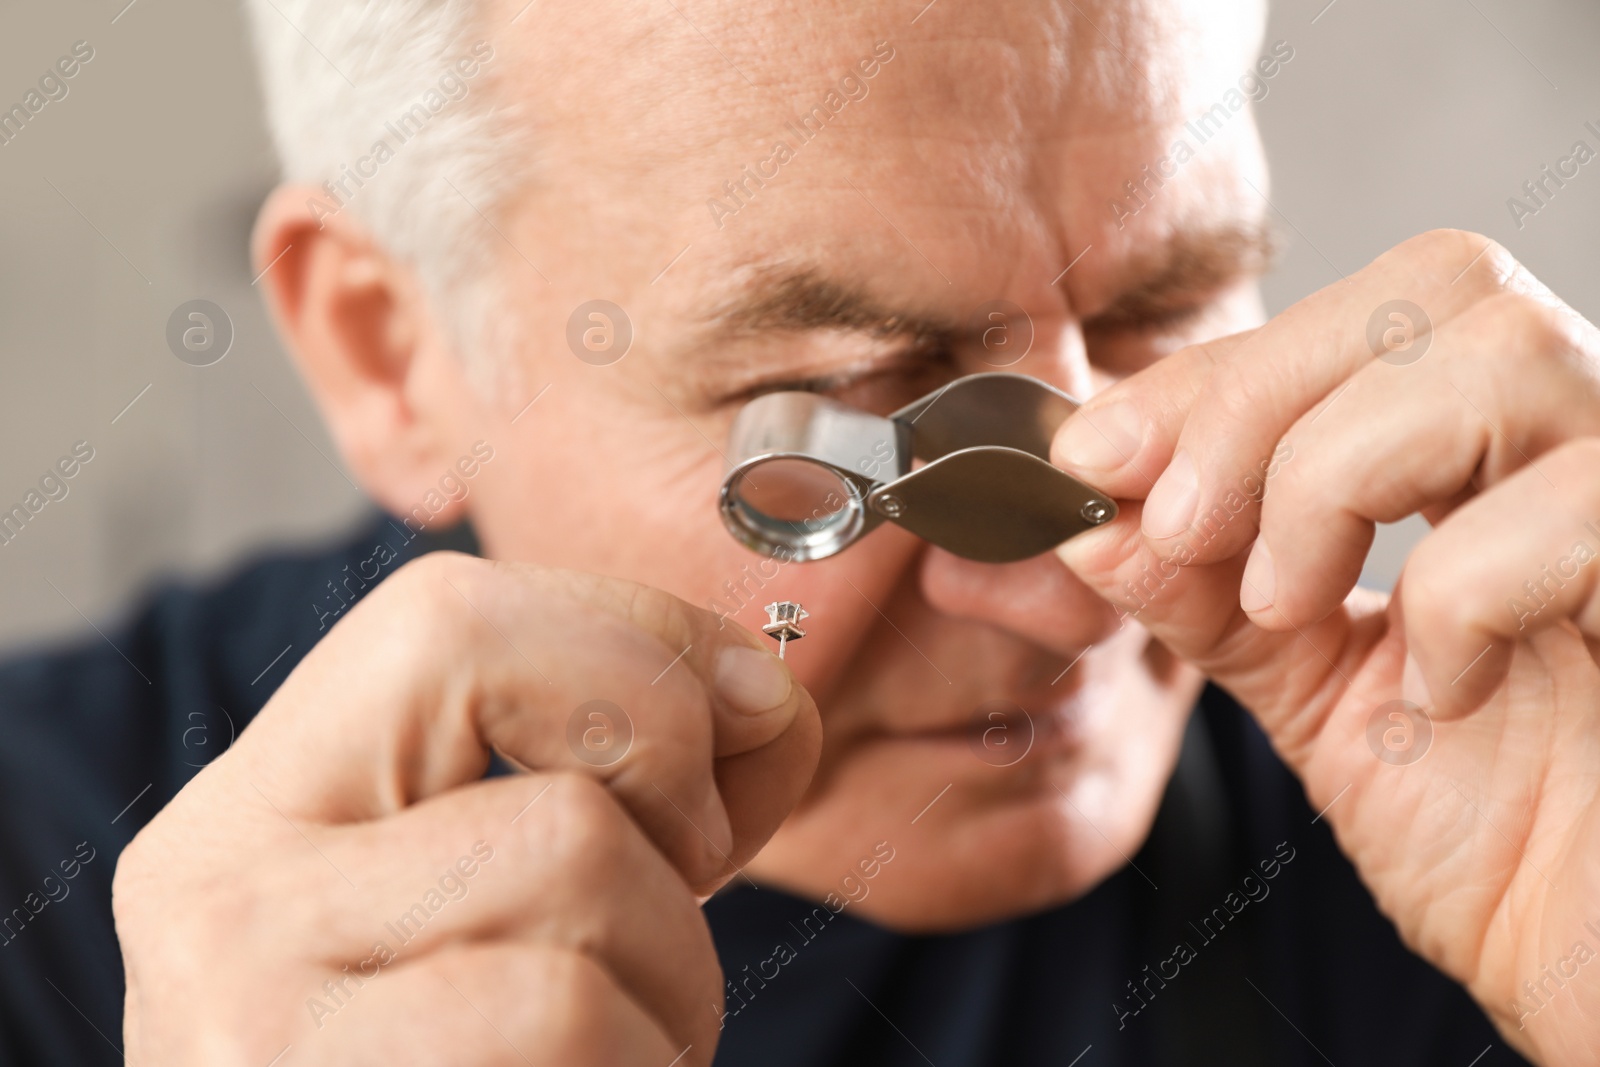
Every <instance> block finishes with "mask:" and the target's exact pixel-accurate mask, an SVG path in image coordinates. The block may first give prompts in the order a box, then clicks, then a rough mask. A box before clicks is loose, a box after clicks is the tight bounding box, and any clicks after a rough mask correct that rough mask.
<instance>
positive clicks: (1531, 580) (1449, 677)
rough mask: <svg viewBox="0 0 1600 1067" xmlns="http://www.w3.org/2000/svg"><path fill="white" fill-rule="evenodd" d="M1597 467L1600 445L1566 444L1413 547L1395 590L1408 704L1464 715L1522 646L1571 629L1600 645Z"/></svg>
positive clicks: (1441, 714)
mask: <svg viewBox="0 0 1600 1067" xmlns="http://www.w3.org/2000/svg"><path fill="white" fill-rule="evenodd" d="M1596 470H1600V438H1593V437H1590V438H1583V439H1581V440H1577V441H1572V442H1569V443H1567V444H1565V445H1562V446H1560V447H1559V448H1556V449H1554V450H1552V451H1550V452H1547V453H1545V454H1544V455H1542V456H1540V457H1539V458H1538V459H1537V460H1535V461H1534V463H1533V464H1531V465H1529V466H1527V467H1525V468H1523V469H1522V470H1519V471H1517V472H1516V473H1515V474H1513V475H1511V476H1510V477H1509V478H1507V479H1506V480H1505V481H1503V482H1501V483H1500V484H1498V485H1496V486H1495V487H1494V488H1493V489H1491V490H1489V491H1487V492H1485V493H1483V494H1481V495H1479V496H1477V497H1475V498H1473V499H1472V500H1471V501H1469V502H1467V503H1466V504H1464V505H1462V506H1461V507H1460V508H1459V509H1457V510H1456V511H1455V512H1454V513H1453V514H1451V515H1450V517H1449V518H1448V519H1446V520H1445V521H1444V522H1443V523H1441V524H1440V526H1439V527H1438V528H1437V529H1436V530H1434V531H1433V532H1432V533H1431V534H1429V535H1428V536H1427V537H1426V538H1424V539H1423V540H1422V542H1421V543H1420V544H1419V545H1418V546H1417V547H1416V549H1414V550H1413V551H1412V553H1411V557H1410V558H1409V559H1408V560H1407V561H1406V566H1405V570H1404V571H1403V572H1402V576H1401V577H1402V580H1401V584H1400V591H1399V594H1398V595H1399V598H1400V601H1401V611H1402V614H1403V617H1404V621H1405V633H1406V643H1407V647H1408V649H1409V656H1410V661H1411V662H1408V664H1407V668H1406V675H1407V677H1406V683H1405V693H1404V695H1405V696H1406V699H1408V700H1411V701H1413V702H1414V703H1416V704H1418V705H1420V706H1422V707H1425V708H1432V709H1433V710H1432V712H1430V714H1432V715H1434V717H1435V718H1444V719H1449V718H1456V717H1459V716H1461V715H1464V714H1466V713H1467V712H1469V711H1471V710H1473V709H1474V708H1476V707H1478V706H1479V705H1480V704H1482V703H1483V701H1484V700H1485V699H1487V698H1488V696H1489V695H1490V694H1491V693H1493V692H1494V691H1495V690H1496V689H1498V688H1499V686H1500V684H1501V683H1502V682H1503V681H1504V679H1505V677H1506V673H1507V671H1508V669H1509V667H1510V662H1511V657H1512V649H1513V646H1514V645H1515V644H1516V643H1517V642H1519V641H1522V640H1525V639H1527V638H1529V637H1530V636H1532V635H1534V634H1536V633H1538V632H1539V631H1541V630H1547V629H1550V628H1552V627H1555V626H1558V625H1572V624H1575V625H1576V626H1577V628H1578V630H1579V631H1580V632H1581V633H1583V634H1584V635H1586V636H1587V637H1588V638H1590V639H1593V638H1596V637H1600V597H1597V595H1596V589H1597V587H1600V582H1597V578H1596V575H1597V574H1600V565H1597V564H1596V562H1595V560H1596V558H1597V557H1600V481H1597V480H1596V478H1595V475H1594V472H1595V471H1596ZM1579 651H1580V652H1581V651H1582V650H1581V649H1580V650H1579ZM1593 666H1594V665H1593V662H1592V660H1591V662H1590V664H1589V667H1590V669H1591V673H1592V671H1593Z"/></svg>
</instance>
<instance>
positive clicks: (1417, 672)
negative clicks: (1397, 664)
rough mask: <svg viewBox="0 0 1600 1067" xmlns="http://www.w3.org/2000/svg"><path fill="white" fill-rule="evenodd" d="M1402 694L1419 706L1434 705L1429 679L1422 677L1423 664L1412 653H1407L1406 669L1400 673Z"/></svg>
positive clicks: (1429, 706)
mask: <svg viewBox="0 0 1600 1067" xmlns="http://www.w3.org/2000/svg"><path fill="white" fill-rule="evenodd" d="M1400 695H1401V696H1403V697H1405V698H1406V699H1407V700H1409V701H1411V703H1413V704H1415V705H1416V706H1417V707H1419V708H1431V707H1433V694H1432V693H1430V692H1428V682H1427V679H1425V678H1423V677H1422V666H1421V665H1420V664H1419V663H1417V659H1416V657H1415V656H1413V655H1412V654H1411V653H1409V652H1407V653H1406V669H1405V671H1404V672H1403V673H1402V674H1401V675H1400Z"/></svg>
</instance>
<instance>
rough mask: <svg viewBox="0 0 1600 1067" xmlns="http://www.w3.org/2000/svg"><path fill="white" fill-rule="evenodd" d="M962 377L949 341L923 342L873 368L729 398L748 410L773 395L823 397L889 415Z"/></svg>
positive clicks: (779, 383) (770, 385) (778, 383)
mask: <svg viewBox="0 0 1600 1067" xmlns="http://www.w3.org/2000/svg"><path fill="white" fill-rule="evenodd" d="M956 374H957V368H956V357H955V353H954V351H953V350H952V348H951V346H950V345H949V344H948V343H947V342H946V341H945V340H944V339H929V340H925V341H917V342H914V343H913V344H911V345H909V346H907V347H906V348H905V349H903V350H901V351H899V352H896V353H894V354H892V355H890V356H888V357H886V358H883V359H880V360H876V361H874V362H873V363H871V364H869V365H866V366H862V367H857V368H852V369H850V370H845V371H840V372H837V373H833V374H820V375H813V376H810V377H806V378H790V379H783V380H775V381H768V382H762V383H761V384H759V385H756V386H753V387H751V388H749V389H745V390H742V391H741V392H740V393H738V394H736V395H734V396H732V397H729V398H728V402H729V403H732V404H739V405H742V404H744V403H746V402H748V401H750V400H754V399H755V398H756V397H758V396H765V395H766V394H767V393H780V392H791V391H792V392H806V393H820V394H822V395H824V396H827V397H829V398H830V399H833V400H837V401H838V402H839V403H841V404H846V405H848V406H850V407H853V408H859V409H860V410H862V411H868V412H871V413H873V414H875V415H888V414H890V413H891V412H894V411H897V410H899V409H900V408H903V407H905V406H906V405H907V404H909V403H911V402H912V401H913V400H917V399H919V398H921V397H924V396H926V395H928V394H929V393H931V392H933V391H934V390H935V389H938V388H939V387H940V386H942V385H945V384H946V383H948V382H949V381H950V380H951V379H953V378H954V377H955V376H956Z"/></svg>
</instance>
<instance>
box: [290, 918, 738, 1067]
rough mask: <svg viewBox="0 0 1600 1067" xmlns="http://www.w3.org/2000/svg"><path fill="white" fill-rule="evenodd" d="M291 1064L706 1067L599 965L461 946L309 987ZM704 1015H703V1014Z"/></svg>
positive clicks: (566, 956) (701, 1053) (508, 947)
mask: <svg viewBox="0 0 1600 1067" xmlns="http://www.w3.org/2000/svg"><path fill="white" fill-rule="evenodd" d="M306 1003H307V1009H306V1014H307V1015H314V1021H313V1022H311V1023H309V1024H308V1031H309V1032H305V1033H304V1034H303V1036H302V1038H301V1039H300V1040H298V1041H297V1042H295V1055H296V1060H295V1062H297V1063H299V1062H310V1063H328V1064H351V1063H452V1064H461V1065H463V1067H529V1065H532V1067H569V1065H570V1067H586V1065H593V1067H610V1065H613V1064H659V1065H662V1067H665V1065H666V1064H669V1063H672V1062H673V1061H674V1058H675V1057H678V1056H680V1055H681V1056H682V1058H681V1059H680V1060H678V1061H677V1062H678V1063H679V1064H681V1065H685V1067H687V1065H690V1064H694V1065H696V1067H701V1065H704V1064H707V1063H710V1061H711V1051H712V1047H711V1042H708V1043H707V1044H706V1045H702V1046H699V1047H695V1048H693V1049H691V1050H688V1051H687V1052H686V1051H685V1049H684V1047H683V1045H681V1044H679V1045H677V1046H676V1047H674V1043H673V1040H672V1039H671V1038H670V1037H669V1036H668V1035H667V1033H666V1031H665V1029H664V1028H663V1027H662V1025H661V1024H660V1022H659V1021H658V1020H656V1019H654V1018H652V1017H651V1015H650V1014H649V1012H648V1011H646V1010H645V1009H644V1008H643V1007H642V1006H640V1005H639V1004H638V1003H636V1002H635V1001H634V1000H633V999H632V998H631V997H629V996H628V994H627V992H626V991H625V990H624V989H622V988H620V987H619V986H618V984H617V983H616V981H615V980H614V979H613V978H612V976H611V975H610V974H609V973H608V972H607V971H606V969H605V967H604V966H602V965H601V964H600V963H598V962H597V961H595V960H593V959H592V958H590V957H588V956H586V955H584V954H583V953H582V952H574V951H571V950H568V949H562V948H554V947H551V946H547V945H529V944H479V945H459V946H455V947H453V948H451V949H449V950H448V951H446V952H443V953H440V954H439V955H437V956H435V957H430V958H429V959H428V960H427V961H425V962H413V963H404V964H396V965H395V966H393V967H391V968H389V969H385V970H383V971H380V972H378V973H377V975H376V976H375V977H374V978H371V979H369V980H367V981H365V982H363V983H362V984H360V985H357V984H355V983H353V982H349V981H346V982H345V983H344V985H343V986H342V987H341V986H337V985H336V986H334V988H333V991H332V992H329V990H328V989H327V988H326V987H323V988H320V989H315V990H310V991H308V996H307V999H306ZM707 1014H710V1013H709V1012H707Z"/></svg>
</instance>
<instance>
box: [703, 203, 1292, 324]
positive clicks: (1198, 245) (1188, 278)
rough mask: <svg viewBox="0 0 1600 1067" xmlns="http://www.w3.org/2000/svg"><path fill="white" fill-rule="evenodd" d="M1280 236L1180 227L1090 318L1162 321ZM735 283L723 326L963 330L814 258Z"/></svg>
mask: <svg viewBox="0 0 1600 1067" xmlns="http://www.w3.org/2000/svg"><path fill="white" fill-rule="evenodd" d="M1280 247H1281V242H1280V240H1279V236H1278V234H1277V231H1276V230H1275V229H1274V228H1273V227H1271V226H1270V225H1269V224H1268V223H1267V222H1266V221H1265V220H1254V221H1250V222H1239V223H1229V224H1225V225H1221V226H1216V227H1211V228H1207V229H1200V230H1184V231H1179V232H1177V233H1174V234H1173V235H1172V237H1171V238H1170V239H1168V240H1167V241H1165V242H1163V243H1162V244H1161V245H1160V246H1159V247H1157V248H1154V249H1151V250H1149V251H1148V252H1145V253H1143V254H1138V255H1135V256H1133V257H1132V258H1131V260H1130V261H1129V263H1128V265H1127V266H1126V267H1125V268H1124V269H1123V270H1121V271H1119V273H1120V274H1122V275H1123V276H1124V278H1125V279H1126V281H1124V282H1123V283H1122V284H1120V285H1119V286H1117V288H1116V292H1115V294H1114V295H1113V296H1112V298H1111V299H1110V301H1109V302H1107V303H1106V304H1105V305H1104V306H1102V307H1099V308H1095V309H1093V311H1092V312H1091V313H1090V314H1088V315H1086V316H1085V317H1084V325H1085V327H1087V328H1095V327H1101V328H1106V327H1118V326H1130V325H1139V324H1142V323H1148V322H1159V321H1161V320H1162V319H1164V318H1169V317H1171V316H1172V315H1174V314H1175V313H1179V312H1183V311H1187V310H1190V309H1191V308H1192V306H1193V305H1194V304H1195V303H1196V302H1197V301H1199V300H1202V299H1204V298H1205V297H1207V296H1210V295H1212V294H1213V293H1215V292H1216V291H1217V290H1219V289H1221V288H1223V287H1225V286H1227V285H1228V284H1230V283H1233V282H1236V281H1238V280H1240V279H1241V278H1245V277H1254V276H1256V275H1259V274H1261V273H1263V272H1265V271H1266V269H1267V268H1268V267H1270V266H1271V265H1272V263H1273V261H1274V260H1275V259H1276V257H1277V254H1278V252H1279V249H1280ZM742 273H744V274H745V275H746V277H745V278H744V279H742V281H741V284H740V286H739V290H738V292H737V293H736V294H735V295H734V296H733V297H732V298H730V299H728V300H726V301H724V302H723V303H721V304H720V305H718V306H716V307H714V308H713V309H712V311H711V312H710V314H709V315H707V316H706V319H707V321H708V325H710V326H711V328H712V329H713V330H714V331H715V332H719V333H726V334H743V335H752V334H762V333H775V332H790V333H802V332H809V331H824V330H838V331H842V332H851V333H859V334H864V335H867V336H871V337H874V338H881V339H892V338H915V339H929V340H931V339H939V338H946V337H955V336H958V335H959V334H960V333H961V332H962V330H963V329H964V323H963V322H962V321H961V320H959V319H955V318H951V317H949V316H948V315H943V314H940V313H938V312H930V311H923V310H918V309H911V308H896V307H893V306H892V305H890V304H888V303H885V302H884V301H882V300H881V299H879V298H878V297H877V296H875V295H873V293H872V292H871V290H870V289H869V288H868V287H867V286H865V285H863V284H854V283H850V282H846V281H841V280H836V279H833V278H829V277H827V276H826V275H824V274H823V273H822V272H821V271H820V270H818V269H817V268H815V267H812V266H795V265H792V264H789V265H784V264H763V265H758V266H753V267H747V268H746V269H745V270H744V271H743V272H742Z"/></svg>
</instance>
